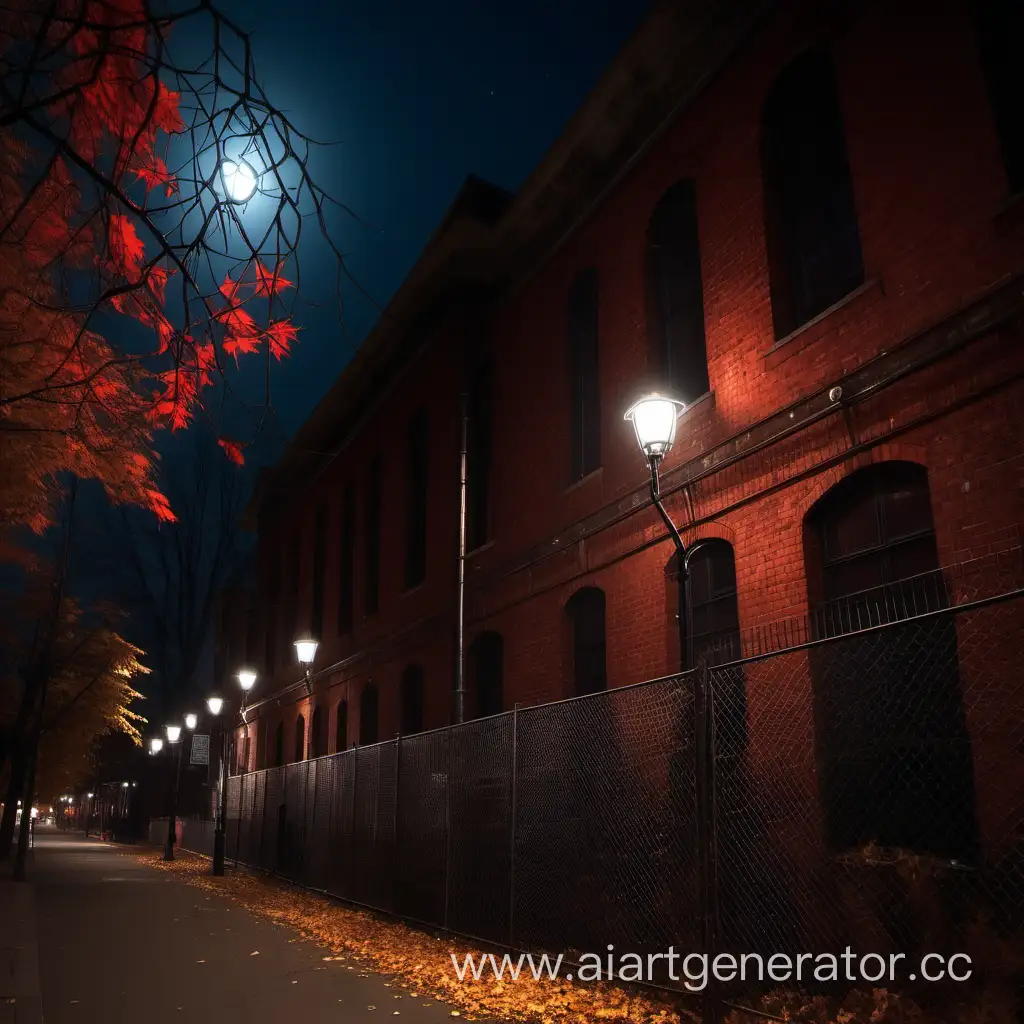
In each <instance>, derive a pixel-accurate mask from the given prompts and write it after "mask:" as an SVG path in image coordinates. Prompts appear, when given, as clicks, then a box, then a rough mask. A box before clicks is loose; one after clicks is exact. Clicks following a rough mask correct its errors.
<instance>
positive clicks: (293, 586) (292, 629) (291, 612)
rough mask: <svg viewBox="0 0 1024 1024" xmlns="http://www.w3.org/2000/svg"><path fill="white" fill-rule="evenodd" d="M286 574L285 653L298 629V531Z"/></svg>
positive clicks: (299, 573)
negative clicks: (286, 615)
mask: <svg viewBox="0 0 1024 1024" xmlns="http://www.w3.org/2000/svg"><path fill="white" fill-rule="evenodd" d="M288 573H289V583H290V589H289V593H288V625H287V629H288V635H287V636H286V637H285V642H284V649H285V650H286V651H287V650H292V646H291V645H292V642H293V641H294V640H295V634H296V631H297V630H298V628H299V598H300V596H301V594H302V586H301V584H302V536H301V534H300V533H299V532H298V531H296V532H295V534H294V535H293V536H292V547H291V558H290V560H289V569H288Z"/></svg>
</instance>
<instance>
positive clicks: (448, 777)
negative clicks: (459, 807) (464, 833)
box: [444, 728, 452, 936]
mask: <svg viewBox="0 0 1024 1024" xmlns="http://www.w3.org/2000/svg"><path fill="white" fill-rule="evenodd" d="M447 735H448V771H447V772H445V784H444V846H445V851H444V933H445V935H446V936H447V935H448V934H450V933H449V931H448V924H449V916H448V904H449V902H450V900H451V878H452V729H450V728H449V729H448V730H447Z"/></svg>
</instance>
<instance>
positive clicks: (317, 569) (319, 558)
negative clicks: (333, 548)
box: [309, 505, 327, 640]
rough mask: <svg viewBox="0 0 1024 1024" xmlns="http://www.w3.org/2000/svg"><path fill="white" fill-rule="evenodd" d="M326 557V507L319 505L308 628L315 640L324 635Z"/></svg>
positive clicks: (315, 527) (314, 534)
mask: <svg viewBox="0 0 1024 1024" xmlns="http://www.w3.org/2000/svg"><path fill="white" fill-rule="evenodd" d="M326 558H327V507H326V506H325V505H321V506H320V508H318V509H317V512H316V524H315V526H314V528H313V608H312V612H311V614H310V617H309V628H310V630H311V631H312V633H313V636H314V638H315V639H317V640H322V639H323V637H324V570H325V569H326V566H325V565H324V562H325V560H326Z"/></svg>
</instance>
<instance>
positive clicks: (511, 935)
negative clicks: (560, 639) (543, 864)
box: [508, 701, 519, 949]
mask: <svg viewBox="0 0 1024 1024" xmlns="http://www.w3.org/2000/svg"><path fill="white" fill-rule="evenodd" d="M509 784H510V789H511V793H510V794H509V815H508V817H509V829H508V831H509V839H508V948H509V949H515V938H516V808H517V806H518V802H519V703H518V701H517V702H516V704H515V706H514V707H513V708H512V774H511V777H510V779H509Z"/></svg>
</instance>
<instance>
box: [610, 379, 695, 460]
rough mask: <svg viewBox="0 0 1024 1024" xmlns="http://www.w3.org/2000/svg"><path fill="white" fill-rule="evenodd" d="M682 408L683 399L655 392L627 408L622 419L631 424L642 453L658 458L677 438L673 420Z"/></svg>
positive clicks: (675, 419) (683, 408)
mask: <svg viewBox="0 0 1024 1024" xmlns="http://www.w3.org/2000/svg"><path fill="white" fill-rule="evenodd" d="M685 409H686V403H685V402H681V401H680V400H679V399H678V398H673V397H672V396H671V395H667V394H664V393H662V392H657V391H655V392H652V393H651V394H648V395H644V396H643V398H641V399H640V400H639V401H637V402H634V403H633V405H631V406H630V407H629V409H628V410H627V411H626V416H625V418H626V419H627V420H629V421H630V422H631V423H632V424H633V429H634V430H635V431H636V440H637V443H638V444H639V445H640V450H641V451H642V452H643V453H644V455H646V456H647V457H648V458H649V459H660V458H662V457H663V456H664V455H666V454H667V453H668V451H669V449H670V448H671V447H672V445H673V443H674V442H675V439H676V421H677V420H678V419H679V416H680V415H681V414H682V413H683V411H684V410H685Z"/></svg>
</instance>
